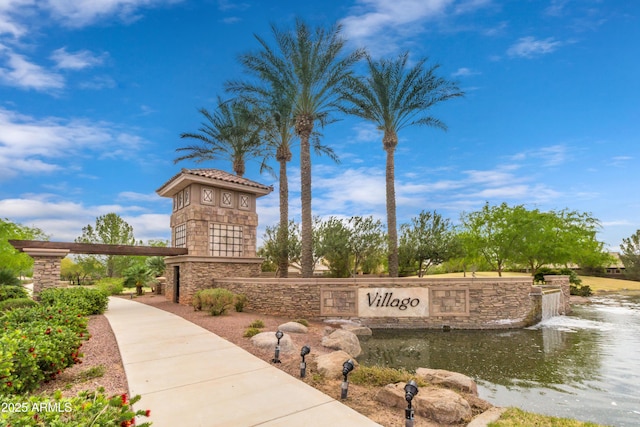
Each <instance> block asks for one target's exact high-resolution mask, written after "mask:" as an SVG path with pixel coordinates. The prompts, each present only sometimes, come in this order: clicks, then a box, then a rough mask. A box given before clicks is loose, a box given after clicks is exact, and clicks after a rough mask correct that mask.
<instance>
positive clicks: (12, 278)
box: [0, 268, 22, 286]
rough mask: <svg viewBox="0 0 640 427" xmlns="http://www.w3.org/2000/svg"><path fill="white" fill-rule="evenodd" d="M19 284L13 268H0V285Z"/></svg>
mask: <svg viewBox="0 0 640 427" xmlns="http://www.w3.org/2000/svg"><path fill="white" fill-rule="evenodd" d="M21 284H22V283H21V282H20V279H18V278H17V277H16V275H15V273H14V272H13V270H10V269H8V268H0V286H3V285H4V286H20V285H21Z"/></svg>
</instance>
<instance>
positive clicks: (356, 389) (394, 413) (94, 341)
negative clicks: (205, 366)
mask: <svg viewBox="0 0 640 427" xmlns="http://www.w3.org/2000/svg"><path fill="white" fill-rule="evenodd" d="M136 301H137V302H139V303H143V304H148V305H151V306H154V307H156V308H159V309H162V310H165V311H168V312H170V313H173V314H176V315H178V316H180V317H183V318H184V319H186V320H189V321H190V322H193V323H195V324H197V325H199V326H201V327H203V328H205V329H207V330H209V331H211V332H213V333H215V334H216V335H218V336H220V337H222V338H224V339H226V340H228V341H230V342H232V343H234V344H236V345H238V346H239V347H241V348H243V349H245V350H246V351H248V352H249V353H252V354H253V355H255V356H256V357H259V358H261V359H263V360H271V359H272V358H273V352H272V351H264V350H260V349H258V348H256V347H254V346H253V344H251V341H250V340H249V339H248V338H244V337H243V336H242V335H243V333H244V331H245V330H246V329H247V327H248V326H249V324H250V323H251V322H253V321H254V320H257V319H260V320H262V321H263V322H264V324H265V327H264V328H263V329H262V330H263V331H273V332H274V333H275V331H276V330H277V328H278V325H281V324H282V323H285V322H288V321H291V320H294V319H285V318H281V317H275V316H267V315H263V314H257V313H246V312H245V313H236V312H234V311H230V312H229V313H227V314H225V315H223V316H216V317H213V316H210V315H208V314H207V313H203V312H198V311H194V310H193V308H192V307H189V306H183V305H179V304H174V303H172V302H169V301H167V300H166V299H165V298H164V296H158V295H144V296H141V297H137V298H136ZM327 327H328V326H327V325H326V324H324V323H321V322H310V325H309V332H308V333H307V334H291V337H292V339H293V342H294V347H295V348H296V349H299V348H301V347H302V346H303V345H309V346H310V347H311V355H310V356H307V359H306V360H307V376H306V377H305V378H304V379H301V381H304V382H306V383H307V384H309V385H311V386H313V387H315V388H317V389H318V390H320V391H322V392H324V393H326V394H327V395H329V396H331V397H333V398H335V399H339V398H340V380H320V378H319V377H318V376H317V375H314V374H315V373H316V372H317V371H316V365H315V363H314V360H315V358H316V357H317V356H318V355H321V354H325V353H329V352H331V351H333V350H331V349H328V348H325V347H322V345H321V341H322V337H323V336H324V334H325V329H326V328H327ZM89 333H90V334H91V338H90V339H89V340H88V341H86V342H85V344H83V346H82V352H83V353H84V357H83V358H82V361H83V363H81V364H78V365H75V366H73V367H71V368H68V369H67V370H65V371H64V372H63V373H62V374H61V375H60V376H59V377H58V378H56V380H54V381H51V382H49V383H46V384H44V386H43V387H42V388H41V389H40V391H41V392H45V393H52V392H53V391H54V390H62V391H63V395H64V396H74V395H76V394H77V393H78V392H79V391H81V390H95V389H96V388H97V387H104V388H105V393H106V394H107V395H109V396H111V395H115V394H122V393H128V385H127V379H126V376H125V373H124V368H123V366H122V359H121V358H120V352H119V350H118V345H117V341H116V339H115V336H114V334H113V331H112V330H111V326H110V325H109V322H108V320H107V318H106V317H105V316H103V315H97V316H91V317H90V319H89ZM280 360H281V361H282V363H280V364H274V366H276V367H278V368H280V369H282V370H283V371H285V372H287V373H288V374H289V375H292V376H295V377H296V378H298V377H299V376H300V360H301V359H300V354H299V351H298V350H296V352H294V353H289V354H286V353H282V354H281V355H280ZM100 365H102V366H104V367H105V368H106V369H105V372H104V375H102V376H101V377H98V378H91V379H89V380H83V379H82V377H83V375H86V372H87V371H88V370H89V369H91V368H93V367H96V366H100ZM376 393H377V389H376V388H370V387H361V386H357V385H355V384H350V385H349V398H348V399H347V400H345V401H343V403H345V404H346V405H348V406H350V407H352V408H353V409H355V410H356V411H358V412H360V413H361V414H363V415H365V416H367V417H369V418H371V419H372V420H374V421H375V422H377V423H379V424H381V425H382V426H385V427H396V426H398V427H401V426H404V425H405V423H404V421H405V420H404V410H403V409H397V408H388V407H386V406H384V405H381V404H380V403H378V402H377V401H375V394H376ZM418 422H419V423H420V424H419V425H420V426H423V427H436V426H438V424H434V423H430V422H428V421H427V420H425V419H423V418H421V419H420V420H419V421H418V420H416V423H418ZM440 427H443V426H442V425H440Z"/></svg>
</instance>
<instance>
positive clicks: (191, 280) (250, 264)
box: [164, 255, 262, 305]
mask: <svg viewBox="0 0 640 427" xmlns="http://www.w3.org/2000/svg"><path fill="white" fill-rule="evenodd" d="M165 264H166V266H167V269H166V271H165V277H166V285H165V287H164V295H165V298H166V299H168V300H170V301H173V302H177V303H180V304H186V305H189V304H191V299H192V298H193V295H194V294H195V293H196V292H197V291H198V290H200V289H205V288H211V287H213V282H214V279H218V278H223V277H229V276H242V277H249V278H251V277H258V276H260V266H261V264H262V258H213V257H193V256H190V255H184V256H175V257H169V258H165ZM174 267H178V268H179V274H180V287H179V298H178V301H175V300H174V292H175V277H174Z"/></svg>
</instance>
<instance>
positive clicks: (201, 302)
mask: <svg viewBox="0 0 640 427" xmlns="http://www.w3.org/2000/svg"><path fill="white" fill-rule="evenodd" d="M235 301H236V294H234V293H233V292H231V291H229V290H227V289H221V288H215V289H203V290H201V291H198V292H196V293H195V295H194V296H193V299H192V301H191V305H193V307H194V308H195V309H196V310H205V311H208V312H209V313H210V314H211V315H212V316H219V315H221V314H224V313H225V312H226V311H227V310H228V309H229V308H231V307H233V305H234V303H235Z"/></svg>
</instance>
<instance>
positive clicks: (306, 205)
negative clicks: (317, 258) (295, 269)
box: [296, 115, 313, 277]
mask: <svg viewBox="0 0 640 427" xmlns="http://www.w3.org/2000/svg"><path fill="white" fill-rule="evenodd" d="M312 131H313V119H312V118H311V117H308V116H307V115H302V116H299V117H297V118H296V133H297V134H298V136H299V137H300V199H301V204H302V206H301V209H302V227H301V228H302V230H301V234H302V236H301V237H302V242H301V253H300V264H301V267H302V277H313V230H312V224H311V220H312V218H311V150H310V146H309V138H310V136H311V132H312Z"/></svg>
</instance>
